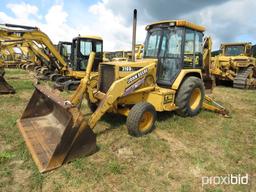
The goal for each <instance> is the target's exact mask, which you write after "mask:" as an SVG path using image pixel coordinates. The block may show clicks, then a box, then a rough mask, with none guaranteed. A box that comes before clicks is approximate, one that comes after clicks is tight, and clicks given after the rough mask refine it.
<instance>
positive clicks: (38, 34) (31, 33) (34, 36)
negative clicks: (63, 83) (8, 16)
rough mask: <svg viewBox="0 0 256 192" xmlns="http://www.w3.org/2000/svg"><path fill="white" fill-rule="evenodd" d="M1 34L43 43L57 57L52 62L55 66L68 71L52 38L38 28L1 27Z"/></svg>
mask: <svg viewBox="0 0 256 192" xmlns="http://www.w3.org/2000/svg"><path fill="white" fill-rule="evenodd" d="M6 26H9V25H6ZM11 27H13V26H11ZM0 35H1V36H3V37H6V38H8V37H11V38H23V39H24V40H28V41H36V42H38V43H39V44H43V45H44V46H45V47H46V48H47V49H48V50H49V51H50V53H51V55H52V56H53V57H54V58H55V59H56V61H55V62H54V63H52V65H54V68H56V69H57V70H58V71H60V72H62V73H65V72H66V71H67V68H68V65H67V63H66V62H65V61H64V59H63V58H62V56H61V55H60V53H59V52H58V50H57V49H56V47H55V46H54V44H53V43H52V41H51V40H50V38H49V37H48V36H47V35H46V34H45V33H43V32H42V31H40V30H39V29H38V28H32V29H29V30H27V29H26V30H14V29H9V28H3V27H0Z"/></svg>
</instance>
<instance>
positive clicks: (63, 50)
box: [57, 41, 72, 66]
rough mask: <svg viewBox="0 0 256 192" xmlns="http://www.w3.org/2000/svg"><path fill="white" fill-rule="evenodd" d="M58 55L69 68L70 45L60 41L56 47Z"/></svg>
mask: <svg viewBox="0 0 256 192" xmlns="http://www.w3.org/2000/svg"><path fill="white" fill-rule="evenodd" d="M57 48H58V51H59V53H60V55H61V56H62V57H63V59H64V60H65V62H66V63H68V65H69V66H70V62H71V49H72V43H71V42H66V41H60V42H59V43H58V45H57Z"/></svg>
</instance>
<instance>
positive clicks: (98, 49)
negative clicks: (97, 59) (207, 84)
mask: <svg viewBox="0 0 256 192" xmlns="http://www.w3.org/2000/svg"><path fill="white" fill-rule="evenodd" d="M96 52H97V53H101V52H102V43H101V42H97V43H96Z"/></svg>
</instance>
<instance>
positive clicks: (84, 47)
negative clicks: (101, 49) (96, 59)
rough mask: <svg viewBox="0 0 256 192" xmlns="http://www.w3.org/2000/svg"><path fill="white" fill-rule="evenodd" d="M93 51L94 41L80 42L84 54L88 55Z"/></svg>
mask: <svg viewBox="0 0 256 192" xmlns="http://www.w3.org/2000/svg"><path fill="white" fill-rule="evenodd" d="M91 51H92V42H89V41H81V43H80V52H81V54H82V55H83V56H88V55H89V54H90V52H91Z"/></svg>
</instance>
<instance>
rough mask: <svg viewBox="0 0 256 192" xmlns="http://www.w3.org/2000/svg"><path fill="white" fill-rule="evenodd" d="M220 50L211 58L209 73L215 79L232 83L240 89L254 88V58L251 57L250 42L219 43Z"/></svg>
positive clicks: (255, 81) (255, 80) (255, 60)
mask: <svg viewBox="0 0 256 192" xmlns="http://www.w3.org/2000/svg"><path fill="white" fill-rule="evenodd" d="M220 50H221V52H220V54H219V55H217V56H215V57H213V58H212V62H213V63H212V65H213V66H212V70H211V73H212V74H213V75H214V76H215V78H216V81H219V80H223V81H229V82H232V83H233V87H235V88H240V89H253V88H254V89H255V88H256V58H255V57H253V53H252V44H251V43H225V44H221V48H220Z"/></svg>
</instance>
